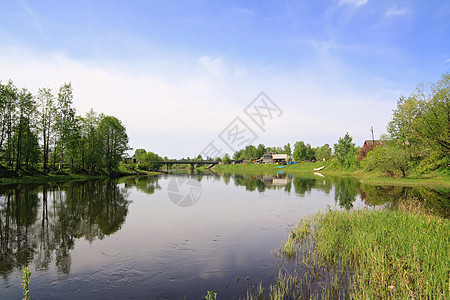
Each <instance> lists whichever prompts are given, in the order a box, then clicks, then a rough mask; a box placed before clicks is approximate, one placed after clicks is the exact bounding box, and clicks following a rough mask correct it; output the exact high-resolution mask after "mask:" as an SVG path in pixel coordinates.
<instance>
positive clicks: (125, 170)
mask: <svg viewBox="0 0 450 300" xmlns="http://www.w3.org/2000/svg"><path fill="white" fill-rule="evenodd" d="M158 174H160V173H159V172H155V171H144V170H138V169H137V168H136V167H135V166H134V165H131V164H121V165H119V168H118V170H117V171H116V172H114V173H111V174H85V173H80V174H78V173H71V172H70V170H68V169H63V171H62V172H61V173H59V174H55V173H50V174H43V173H42V172H39V170H36V171H35V172H29V173H26V174H20V173H19V174H16V173H13V172H9V173H8V175H9V177H4V176H2V177H0V185H10V184H42V183H48V182H66V181H74V180H77V181H78V180H89V179H100V178H107V177H122V176H131V175H158Z"/></svg>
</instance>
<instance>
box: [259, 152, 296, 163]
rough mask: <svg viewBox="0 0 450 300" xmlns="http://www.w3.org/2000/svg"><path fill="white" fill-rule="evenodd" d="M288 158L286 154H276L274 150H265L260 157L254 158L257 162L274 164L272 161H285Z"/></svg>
mask: <svg viewBox="0 0 450 300" xmlns="http://www.w3.org/2000/svg"><path fill="white" fill-rule="evenodd" d="M287 160H288V155H287V154H276V153H274V152H266V153H264V154H263V156H261V158H260V159H258V160H256V162H257V163H262V164H274V163H285V162H287Z"/></svg>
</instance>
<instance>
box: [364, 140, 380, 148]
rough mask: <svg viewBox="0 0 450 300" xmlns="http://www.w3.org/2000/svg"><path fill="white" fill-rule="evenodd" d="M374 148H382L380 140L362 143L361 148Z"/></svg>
mask: <svg viewBox="0 0 450 300" xmlns="http://www.w3.org/2000/svg"><path fill="white" fill-rule="evenodd" d="M376 146H384V144H383V142H381V141H380V140H366V141H365V142H364V145H363V148H364V147H366V148H372V149H373V148H375V147H376Z"/></svg>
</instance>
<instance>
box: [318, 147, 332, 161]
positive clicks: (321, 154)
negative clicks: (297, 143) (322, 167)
mask: <svg viewBox="0 0 450 300" xmlns="http://www.w3.org/2000/svg"><path fill="white" fill-rule="evenodd" d="M315 155H316V159H317V160H318V161H324V160H329V159H330V158H331V148H330V145H328V144H325V145H323V146H322V147H317V148H316V149H315Z"/></svg>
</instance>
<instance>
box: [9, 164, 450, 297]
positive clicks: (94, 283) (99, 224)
mask: <svg viewBox="0 0 450 300" xmlns="http://www.w3.org/2000/svg"><path fill="white" fill-rule="evenodd" d="M449 193H450V191H449V190H445V189H429V188H427V189H426V188H415V189H413V188H407V187H378V186H365V185H362V184H360V183H359V182H358V181H357V180H356V179H354V178H351V177H328V176H327V177H325V176H323V175H322V174H303V175H300V174H296V175H291V174H285V173H283V172H279V173H277V174H271V175H267V174H266V175H264V174H251V175H239V174H224V175H217V174H213V173H208V174H193V175H192V174H191V175H188V174H185V175H174V174H172V175H163V176H158V177H125V178H120V179H117V180H91V181H82V182H68V183H64V184H46V185H14V186H3V187H0V234H1V236H0V238H1V253H0V273H1V279H0V299H19V298H21V297H22V287H21V285H20V282H21V280H22V277H21V269H22V267H24V266H26V265H29V267H30V269H31V272H32V275H31V282H30V294H31V297H32V299H61V298H64V299H86V298H90V299H94V298H95V299H123V298H127V299H143V298H145V299H182V298H183V297H185V298H186V299H200V298H202V296H205V295H206V293H207V291H214V292H217V293H218V295H219V298H220V299H230V298H234V299H236V298H239V297H242V298H245V296H246V292H247V289H248V288H251V287H252V286H256V285H257V284H258V282H260V281H263V283H264V284H266V285H268V284H270V283H271V282H272V281H273V280H274V278H275V277H276V275H277V274H278V266H277V262H276V259H275V258H274V256H273V254H272V251H273V250H275V249H277V248H279V247H280V245H281V243H282V242H283V241H284V240H285V239H286V237H287V234H288V232H289V228H290V227H291V226H293V225H294V224H295V223H297V222H298V221H299V220H300V219H301V218H302V217H305V216H309V215H312V214H314V213H315V212H318V211H322V212H323V211H325V210H326V209H328V207H330V208H331V209H347V210H349V209H360V208H365V207H367V208H369V209H378V208H379V207H384V208H395V206H396V203H398V201H399V200H401V199H406V198H410V197H415V198H417V199H420V200H422V201H426V202H427V203H428V204H429V205H431V206H433V207H435V208H436V210H437V211H439V213H440V214H442V215H444V216H446V217H449V211H450V207H449V198H448V195H449Z"/></svg>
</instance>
